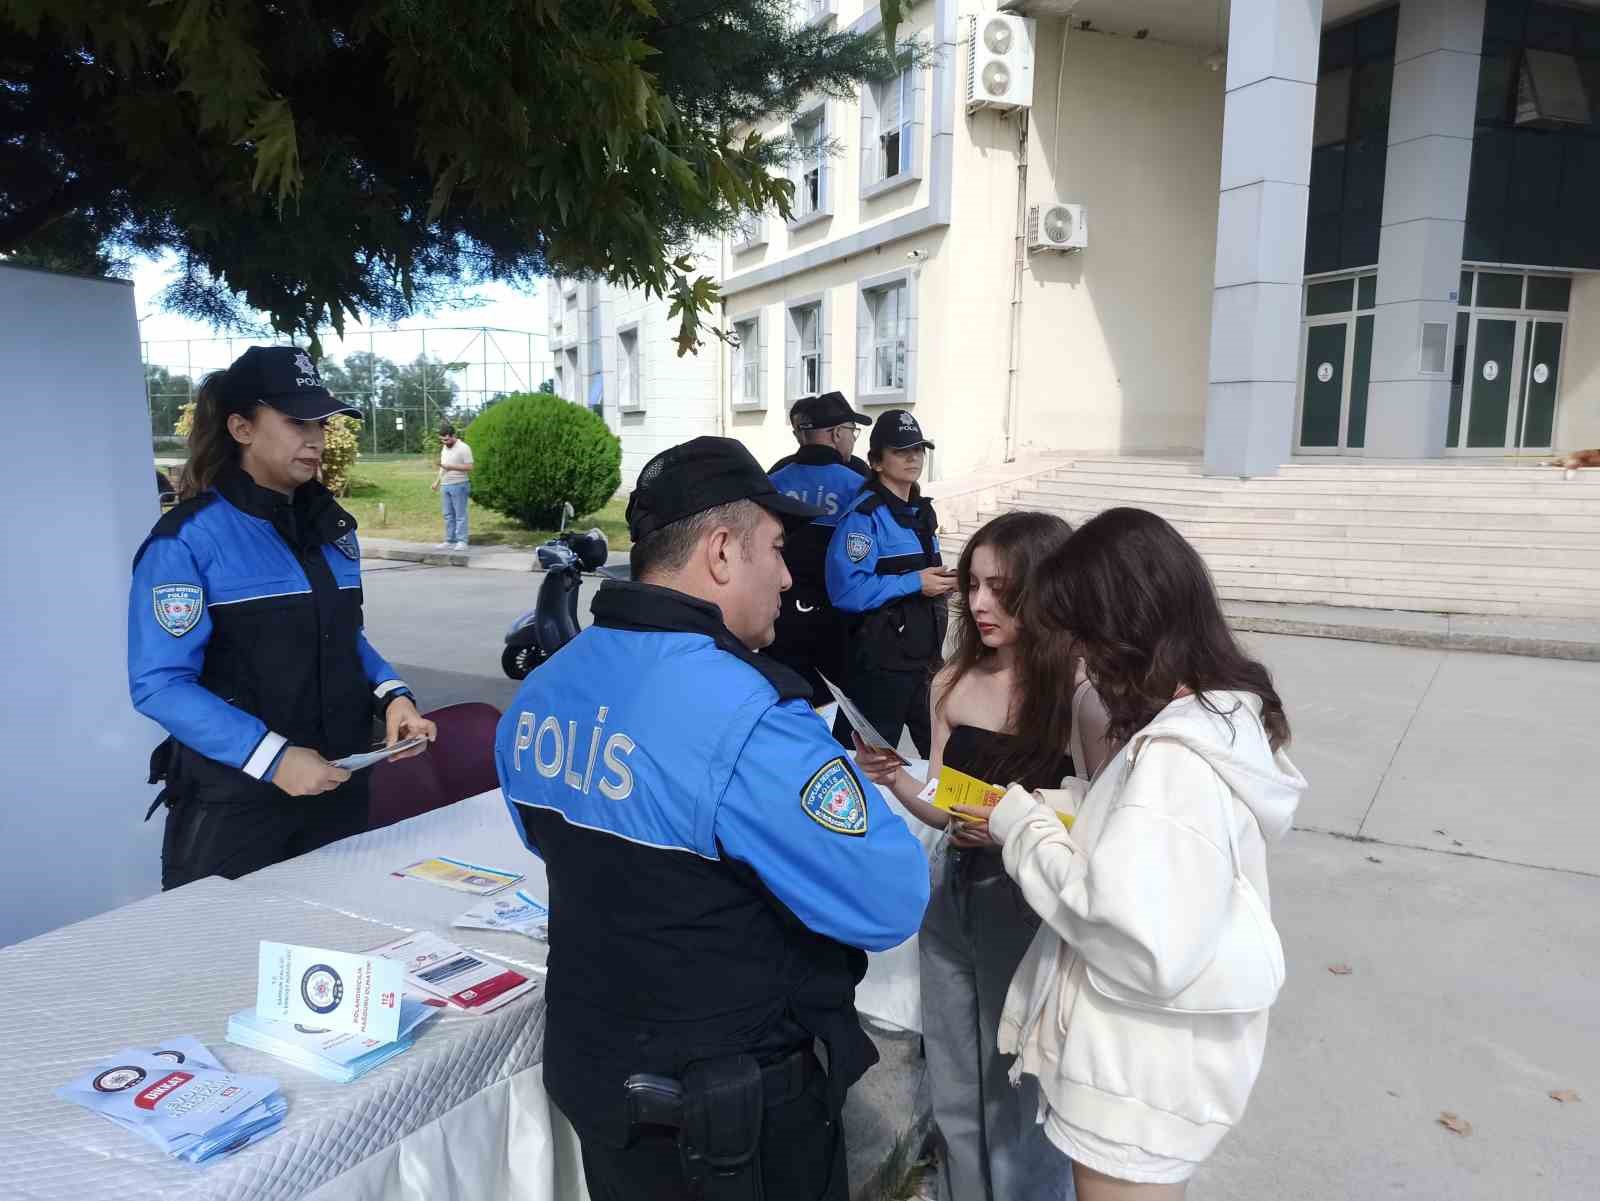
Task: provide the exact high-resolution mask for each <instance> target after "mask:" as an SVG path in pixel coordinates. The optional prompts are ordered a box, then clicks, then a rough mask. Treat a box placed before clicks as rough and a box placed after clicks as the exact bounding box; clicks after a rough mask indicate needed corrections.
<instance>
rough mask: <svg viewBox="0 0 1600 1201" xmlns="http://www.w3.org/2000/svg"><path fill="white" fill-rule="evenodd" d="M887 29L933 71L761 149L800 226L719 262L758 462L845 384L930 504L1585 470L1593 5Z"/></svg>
mask: <svg viewBox="0 0 1600 1201" xmlns="http://www.w3.org/2000/svg"><path fill="white" fill-rule="evenodd" d="M801 7H802V9H803V10H804V11H803V14H802V19H807V20H817V21H825V22H831V23H835V24H837V25H839V26H842V27H850V28H854V29H856V30H858V31H868V30H871V29H873V28H875V27H876V25H877V22H878V16H877V9H876V7H874V6H864V5H862V4H860V3H858V2H856V0H834V2H833V3H828V2H826V0H821V2H813V3H807V4H805V5H802V6H801ZM902 36H907V37H916V38H918V39H920V40H921V41H923V42H924V43H925V44H927V45H928V46H930V47H931V48H932V50H933V51H934V55H933V61H932V63H931V65H928V66H922V67H914V68H912V69H909V70H907V71H906V72H905V73H903V74H902V75H900V76H897V77H895V78H893V79H887V80H883V81H880V82H878V83H875V84H873V85H870V86H868V87H865V88H863V89H862V90H861V94H860V95H859V96H858V97H857V98H855V99H853V100H850V101H839V100H833V99H828V98H823V97H818V98H816V99H815V100H814V101H812V102H811V103H810V104H807V105H803V106H802V109H801V112H800V114H799V116H798V118H797V119H796V121H795V122H794V123H793V125H792V127H791V126H788V125H784V124H781V123H774V124H773V125H771V126H770V127H768V128H766V129H764V130H763V132H764V133H766V134H769V135H773V136H777V135H781V134H784V133H790V134H792V135H793V136H794V138H795V140H796V142H797V143H798V144H799V146H800V147H802V154H801V156H800V159H799V161H798V162H797V163H796V164H795V165H794V167H793V168H792V172H793V180H794V183H795V204H794V212H793V215H792V217H791V218H790V219H789V220H787V221H785V220H781V219H780V218H779V217H778V216H777V215H776V214H767V215H766V216H764V217H762V218H760V219H757V220H754V221H752V222H749V223H747V225H746V226H745V227H743V228H741V230H740V231H739V232H738V233H737V234H735V235H732V236H730V237H729V238H727V239H726V240H725V242H724V244H723V246H722V248H721V262H720V274H721V277H722V281H723V282H722V292H723V296H724V313H723V316H724V321H725V322H726V324H727V326H728V327H729V328H730V329H731V330H733V331H734V333H735V335H736V337H735V344H734V345H731V346H729V347H727V348H725V349H724V350H722V352H721V357H722V362H721V365H720V369H719V371H718V373H717V374H718V385H719V395H720V411H719V413H718V414H717V417H718V420H719V422H720V426H721V428H722V430H723V432H727V433H731V434H734V435H736V436H738V437H741V438H743V439H744V440H745V441H746V442H747V443H749V444H750V445H751V447H752V449H754V450H755V451H756V453H757V456H758V457H760V458H762V459H763V460H770V459H774V458H777V457H778V456H779V455H780V454H782V453H785V452H786V451H787V450H788V449H789V448H790V447H791V446H792V444H793V441H792V437H791V435H790V434H789V430H788V423H787V409H788V405H789V403H790V402H792V401H793V400H794V399H795V398H797V397H798V396H801V395H804V394H806V393H808V392H812V391H817V390H826V389H829V388H837V389H839V390H841V391H843V392H844V393H845V394H846V395H847V396H849V397H851V399H852V400H853V401H854V402H855V403H856V404H857V406H858V407H860V408H863V409H864V410H865V411H866V412H868V413H869V414H870V413H873V412H874V411H875V410H878V409H881V408H883V407H885V406H889V405H906V406H908V407H913V408H915V409H916V410H917V412H918V415H919V418H920V420H921V421H922V424H923V426H924V428H926V429H928V430H929V431H930V435H931V436H932V437H933V438H934V439H935V441H936V442H938V444H939V449H938V451H937V452H936V454H935V456H934V460H933V463H932V465H931V470H930V476H931V478H933V479H939V478H949V477H953V476H959V475H963V474H966V473H969V472H972V471H976V470H981V469H983V468H985V467H989V466H992V465H995V464H999V463H1002V462H1004V461H1006V460H1009V459H1011V458H1014V457H1016V456H1018V455H1020V454H1023V453H1027V452H1032V451H1041V450H1049V451H1093V452H1115V453H1138V452H1158V453H1159V452H1173V451H1190V452H1193V451H1199V452H1203V454H1204V462H1205V465H1206V469H1207V470H1208V471H1209V472H1213V473H1216V474H1233V475H1249V474H1262V473H1267V472H1271V471H1273V470H1275V469H1276V468H1277V467H1278V466H1279V465H1280V464H1282V463H1285V462H1287V461H1289V460H1290V459H1291V458H1292V457H1294V456H1297V455H1307V454H1349V455H1359V456H1364V457H1369V458H1390V459H1416V458H1447V457H1456V456H1461V457H1471V456H1479V457H1485V456H1486V457H1497V456H1507V455H1529V456H1533V455H1540V454H1545V453H1548V452H1549V451H1550V450H1551V449H1552V448H1553V447H1569V448H1570V447H1575V446H1590V445H1600V337H1597V336H1596V335H1597V334H1600V275H1597V274H1592V272H1596V271H1597V270H1600V220H1597V219H1596V214H1597V213H1600V9H1597V8H1596V7H1595V6H1593V5H1568V4H1561V5H1557V4H1549V3H1533V2H1531V0H1402V3H1401V4H1399V5H1392V4H1391V5H1386V6H1385V5H1379V6H1373V5H1370V4H1366V3H1361V2H1360V0H1325V2H1324V3H1318V2H1317V0H1232V3H1231V4H1224V3H1221V2H1220V0H1219V2H1218V3H1203V2H1202V3H1190V2H1187V0H1077V2H1076V3H1070V2H1068V0H1021V2H1013V3H1009V4H1003V5H1000V6H999V7H996V6H994V5H991V4H983V3H978V2H976V0H926V2H924V3H921V4H919V5H917V6H916V7H915V8H914V10H913V12H912V14H911V17H910V19H909V20H908V21H907V22H906V23H905V24H904V25H902ZM705 353H707V352H702V354H705ZM557 357H558V363H559V362H560V356H559V354H558V356H557Z"/></svg>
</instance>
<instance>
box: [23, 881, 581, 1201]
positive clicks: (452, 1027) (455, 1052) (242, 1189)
mask: <svg viewBox="0 0 1600 1201" xmlns="http://www.w3.org/2000/svg"><path fill="white" fill-rule="evenodd" d="M394 936H395V934H394V931H393V929H392V928H391V927H388V926H384V925H380V924H378V923H375V922H371V921H365V920H362V919H360V918H356V917H351V916H349V915H347V914H342V913H338V912H336V911H334V910H333V909H330V908H327V907H324V906H318V905H313V904H309V903H307V902H305V901H300V900H294V899H290V898H286V897H282V896H276V895H273V894H271V893H269V892H265V891H262V890H260V889H256V888H248V887H245V886H244V885H243V884H242V883H230V882H228V881H225V880H220V879H209V880H202V881H199V882H197V883H195V884H191V885H189V886H187V887H185V888H181V889H178V890H176V891H174V892H169V893H163V894H161V895H159V896H154V897H150V898H148V899H146V900H144V901H139V902H136V903H135V904H132V905H128V906H125V907H123V908H121V909H117V910H113V911H112V912H110V913H105V914H101V915H100V916H99V917H96V918H92V919H90V920H88V921H86V922H80V923H78V924H77V925H73V926H67V927H64V928H62V929H60V930H56V931H53V932H51V933H49V934H46V935H42V936H41V937H39V938H35V939H31V940H29V941H28V942H24V943H19V944H16V945H15V946H11V947H7V948H4V949H0V982H3V984H4V987H5V990H6V994H7V995H8V996H9V997H10V998H11V1005H12V1014H11V1017H10V1020H9V1021H7V1022H6V1023H5V1027H4V1032H3V1033H0V1061H3V1062H4V1064H5V1065H6V1066H5V1070H6V1073H7V1077H8V1078H7V1081H6V1087H5V1088H3V1089H0V1197H4V1198H7V1199H10V1198H18V1199H27V1201H36V1199H45V1198H49V1199H51V1201H56V1199H60V1201H101V1199H102V1198H104V1199H105V1201H130V1199H132V1201H138V1199H145V1198H148V1199H150V1201H156V1199H158V1198H159V1199H161V1201H201V1199H206V1201H210V1199H217V1201H223V1199H234V1198H248V1199H249V1201H276V1199H278V1198H282V1199H285V1201H287V1199H289V1198H302V1197H306V1196H308V1195H309V1196H314V1197H316V1198H318V1201H334V1198H338V1199H339V1201H390V1199H392V1198H410V1197H417V1198H422V1197H427V1198H432V1199H443V1201H451V1199H452V1198H455V1197H461V1198H463V1201H464V1199H465V1198H466V1197H490V1196H494V1197H505V1196H516V1197H519V1198H522V1197H528V1198H539V1199H546V1198H554V1197H556V1196H559V1195H566V1196H570V1195H573V1193H574V1191H575V1189H574V1186H573V1185H572V1182H571V1180H570V1179H562V1175H561V1174H562V1172H563V1170H564V1167H563V1160H562V1158H561V1155H560V1153H559V1149H555V1150H553V1149H552V1148H551V1142H552V1135H551V1127H550V1120H549V1106H548V1104H547V1103H546V1102H545V1099H544V1096H543V1090H542V1088H541V1087H540V1086H539V1073H538V1064H539V1062H540V1059H541V1058H542V1053H543V1044H544V1006H543V1003H542V996H540V997H533V998H529V999H527V1000H525V1001H522V1002H518V1003H514V1004H512V1005H510V1006H507V1007H506V1008H505V1009H503V1010H501V1011H500V1012H498V1013H495V1014H490V1015H487V1016H485V1017H468V1016H465V1015H462V1016H455V1015H451V1014H448V1013H445V1014H441V1015H440V1016H438V1017H436V1018H434V1019H433V1020H432V1022H431V1023H430V1024H429V1025H428V1026H427V1027H425V1028H424V1029H423V1031H422V1032H421V1034H420V1035H419V1036H418V1038H417V1041H416V1044H415V1045H414V1046H413V1047H412V1048H411V1049H410V1050H408V1051H406V1052H405V1053H404V1054H402V1055H399V1056H397V1057H396V1058H395V1059H393V1060H391V1061H390V1062H389V1063H387V1064H385V1065H384V1066H383V1067H381V1068H379V1069H377V1070H376V1071H374V1072H372V1073H371V1074H370V1075H368V1076H365V1077H363V1078H362V1079H360V1080H358V1081H356V1082H354V1083H353V1084H334V1083H332V1082H330V1081H325V1080H322V1079H320V1078H319V1077H316V1076H313V1075H311V1074H309V1073H307V1072H304V1071H301V1070H300V1069H298V1068H295V1067H292V1066H291V1065H289V1064H286V1063H284V1062H282V1061H281V1060H277V1059H274V1058H272V1057H271V1056H268V1055H265V1054H262V1053H260V1052H256V1051H250V1050H246V1049H245V1048H242V1047H235V1046H233V1045H231V1044H229V1043H227V1042H226V1041H225V1040H224V1037H223V1034H224V1030H225V1027H226V1025H227V1019H228V1015H229V1014H231V1013H233V1012H235V1011H237V1010H240V1009H244V1008H247V1007H249V1006H250V1005H252V1004H253V1003H254V1000H255V986H256V962H257V943H258V941H259V940H260V939H262V938H272V939H278V940H281V941H285V942H297V943H306V944H310V945H312V946H326V947H332V948H335V949H340V950H352V951H354V950H360V949H362V948H365V947H370V946H373V945H375V944H377V943H379V942H382V941H385V940H387V939H389V938H391V937H394ZM182 1034H189V1035H193V1036H195V1037H197V1038H199V1039H200V1040H201V1041H202V1042H204V1043H205V1044H206V1045H207V1046H208V1047H210V1048H211V1049H212V1051H213V1052H214V1053H215V1054H216V1055H217V1056H218V1058H219V1059H220V1060H221V1062H222V1063H224V1064H225V1065H226V1066H228V1067H229V1068H232V1069H234V1070H237V1071H241V1072H247V1073H252V1074H260V1075H268V1076H273V1077H275V1078H276V1079H277V1080H278V1081H279V1083H280V1085H281V1086H282V1089H283V1092H284V1095H285V1097H286V1098H287V1099H288V1102H289V1112H288V1116H287V1118H286V1119H285V1123H284V1126H283V1128H282V1129H280V1130H278V1131H277V1132H275V1133H274V1134H273V1135H272V1136H271V1137H269V1138H266V1139H264V1140H262V1141H261V1142H260V1143H257V1144H256V1145H255V1146H252V1147H248V1148H246V1149H245V1150H244V1151H241V1152H239V1153H237V1154H235V1155H233V1156H231V1157H229V1158H227V1159H224V1160H221V1161H218V1162H216V1163H214V1164H211V1165H208V1166H205V1167H198V1168H197V1167H192V1166H190V1165H187V1164H181V1163H178V1162H176V1161H174V1160H171V1159H169V1158H167V1157H166V1156H165V1155H163V1154H162V1153H161V1152H160V1151H158V1150H157V1149H156V1148H155V1147H153V1146H151V1145H150V1144H148V1143H145V1142H144V1141H143V1140H142V1139H140V1138H138V1137H137V1136H136V1135H132V1134H129V1133H128V1132H126V1131H124V1130H121V1129H119V1128H118V1127H117V1126H115V1125H113V1124H112V1123H110V1122H108V1121H106V1120H105V1119H104V1118H101V1117H99V1116H97V1115H95V1114H92V1113H90V1112H88V1111H87V1110H84V1109H80V1108H79V1107H77V1106H75V1105H71V1104H68V1103H67V1102H63V1101H58V1100H56V1099H55V1097H54V1096H53V1095H52V1094H53V1090H54V1089H55V1088H56V1087H57V1086H58V1085H60V1084H62V1083H64V1082H66V1081H67V1080H69V1079H71V1078H72V1077H73V1076H75V1075H77V1074H79V1073H80V1072H82V1071H84V1070H86V1069H87V1068H89V1067H90V1066H92V1065H93V1064H95V1063H97V1062H99V1061H100V1060H101V1059H102V1058H103V1057H105V1056H106V1055H109V1054H112V1053H114V1052H116V1051H118V1050H120V1049H121V1048H123V1047H127V1046H141V1045H154V1044H156V1043H159V1042H160V1041H161V1040H162V1039H165V1038H168V1037H171V1036H174V1035H182ZM485 1117H487V1118H489V1119H490V1124H485V1122H484V1120H483V1119H484V1118H485ZM469 1119H470V1120H469ZM495 1121H498V1122H499V1125H498V1126H494V1125H493V1124H492V1123H493V1122H495ZM446 1140H448V1146H447V1145H446ZM513 1144H515V1145H514V1146H513ZM567 1170H568V1171H570V1168H568V1169H567ZM558 1190H559V1191H558Z"/></svg>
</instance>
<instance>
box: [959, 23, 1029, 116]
mask: <svg viewBox="0 0 1600 1201" xmlns="http://www.w3.org/2000/svg"><path fill="white" fill-rule="evenodd" d="M967 20H968V27H967V111H968V112H969V113H971V112H976V111H977V110H978V109H980V108H995V109H1001V110H1003V111H1007V112H1009V111H1010V110H1012V109H1018V108H1027V107H1028V106H1029V105H1031V104H1032V103H1033V22H1032V21H1030V20H1028V19H1027V18H1026V17H1013V16H1011V15H1009V14H1007V13H994V12H991V13H980V14H978V15H977V16H973V17H968V18H967Z"/></svg>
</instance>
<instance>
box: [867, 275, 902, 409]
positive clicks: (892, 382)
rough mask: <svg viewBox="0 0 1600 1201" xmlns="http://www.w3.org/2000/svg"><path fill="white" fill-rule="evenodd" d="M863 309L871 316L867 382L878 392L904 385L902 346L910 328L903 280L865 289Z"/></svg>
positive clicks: (899, 388)
mask: <svg viewBox="0 0 1600 1201" xmlns="http://www.w3.org/2000/svg"><path fill="white" fill-rule="evenodd" d="M867 311H868V312H869V313H870V314H871V317H872V361H871V364H870V368H871V375H870V376H869V377H868V379H869V381H870V382H869V386H870V387H871V388H872V389H873V390H874V391H879V392H890V391H899V390H902V389H904V388H905V386H906V350H907V345H908V343H909V341H910V332H911V331H910V326H911V312H910V308H909V306H908V304H907V301H906V285H905V283H904V282H901V283H895V284H890V285H888V286H887V287H883V288H874V289H872V290H871V291H869V292H868V293H867Z"/></svg>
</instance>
